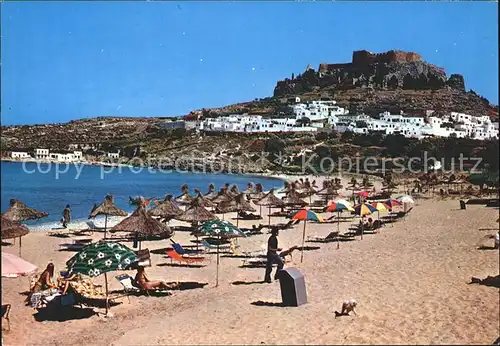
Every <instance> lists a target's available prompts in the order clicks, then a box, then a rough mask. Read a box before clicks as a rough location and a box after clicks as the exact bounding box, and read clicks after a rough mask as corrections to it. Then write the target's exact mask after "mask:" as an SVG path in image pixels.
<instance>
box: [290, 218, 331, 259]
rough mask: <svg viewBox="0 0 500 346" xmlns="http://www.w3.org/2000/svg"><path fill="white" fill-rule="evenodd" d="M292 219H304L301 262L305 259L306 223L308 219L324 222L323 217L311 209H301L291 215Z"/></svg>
mask: <svg viewBox="0 0 500 346" xmlns="http://www.w3.org/2000/svg"><path fill="white" fill-rule="evenodd" d="M289 217H290V219H292V220H302V221H304V229H303V231H302V249H301V254H300V262H302V261H303V260H304V243H305V240H306V224H307V221H316V222H323V221H324V220H323V218H322V217H321V216H320V215H318V214H316V213H315V212H313V211H312V210H309V209H300V210H299V211H297V212H295V213H292V214H290V215H289Z"/></svg>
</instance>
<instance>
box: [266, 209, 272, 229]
mask: <svg viewBox="0 0 500 346" xmlns="http://www.w3.org/2000/svg"><path fill="white" fill-rule="evenodd" d="M267 217H268V220H269V221H268V222H267V226H268V227H271V206H269V213H267Z"/></svg>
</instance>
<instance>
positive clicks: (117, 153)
mask: <svg viewBox="0 0 500 346" xmlns="http://www.w3.org/2000/svg"><path fill="white" fill-rule="evenodd" d="M106 156H107V157H109V158H111V159H119V158H120V152H116V153H107V154H106Z"/></svg>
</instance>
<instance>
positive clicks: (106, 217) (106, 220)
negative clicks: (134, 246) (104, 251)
mask: <svg viewBox="0 0 500 346" xmlns="http://www.w3.org/2000/svg"><path fill="white" fill-rule="evenodd" d="M107 227H108V214H105V215H104V239H106V229H107ZM106 313H107V312H106Z"/></svg>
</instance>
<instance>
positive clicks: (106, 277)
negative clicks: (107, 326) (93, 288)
mask: <svg viewBox="0 0 500 346" xmlns="http://www.w3.org/2000/svg"><path fill="white" fill-rule="evenodd" d="M104 283H105V284H106V316H108V310H109V300H108V273H104Z"/></svg>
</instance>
